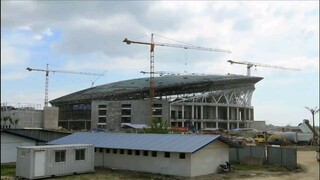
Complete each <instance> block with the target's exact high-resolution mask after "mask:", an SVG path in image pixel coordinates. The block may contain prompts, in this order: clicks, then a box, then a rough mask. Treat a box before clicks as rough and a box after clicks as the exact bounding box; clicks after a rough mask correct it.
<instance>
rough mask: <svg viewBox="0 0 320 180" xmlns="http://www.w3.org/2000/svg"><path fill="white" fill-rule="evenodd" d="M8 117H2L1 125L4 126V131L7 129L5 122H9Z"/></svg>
mask: <svg viewBox="0 0 320 180" xmlns="http://www.w3.org/2000/svg"><path fill="white" fill-rule="evenodd" d="M8 117H9V116H5V117H3V121H4V123H3V124H4V125H3V127H4V129H5V128H7V121H8V120H9V119H8Z"/></svg>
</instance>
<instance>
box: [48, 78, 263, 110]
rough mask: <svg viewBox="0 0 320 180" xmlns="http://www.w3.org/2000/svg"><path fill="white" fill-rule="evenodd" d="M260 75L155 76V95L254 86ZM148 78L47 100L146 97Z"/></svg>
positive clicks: (70, 101)
mask: <svg viewBox="0 0 320 180" xmlns="http://www.w3.org/2000/svg"><path fill="white" fill-rule="evenodd" d="M262 79H263V78H262V77H252V76H242V75H170V76H160V77H155V78H154V82H155V96H156V97H157V96H166V95H177V94H187V93H199V92H207V91H218V90H228V89H235V88H248V87H249V88H254V84H255V83H257V82H258V81H260V80H262ZM149 90H150V83H149V77H148V78H138V79H131V80H125V81H119V82H114V83H110V84H105V85H100V86H96V87H92V88H88V89H84V90H81V91H78V92H75V93H72V94H69V95H66V96H62V97H60V98H57V99H54V100H52V101H50V103H51V104H52V105H61V104H78V103H89V102H91V101H92V100H132V99H142V98H148V97H149Z"/></svg>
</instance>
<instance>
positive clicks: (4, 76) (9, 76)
mask: <svg viewBox="0 0 320 180" xmlns="http://www.w3.org/2000/svg"><path fill="white" fill-rule="evenodd" d="M27 76H28V75H27V74H26V73H20V72H8V73H1V81H4V80H18V79H25V78H26V77H27Z"/></svg>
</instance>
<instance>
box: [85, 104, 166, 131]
mask: <svg viewBox="0 0 320 180" xmlns="http://www.w3.org/2000/svg"><path fill="white" fill-rule="evenodd" d="M154 103H155V104H162V119H163V120H167V121H168V122H169V102H168V101H165V100H155V102H154ZM122 104H131V123H132V124H150V102H149V100H132V101H93V102H92V105H91V127H92V128H96V127H97V124H98V117H99V114H98V112H99V108H98V107H99V105H107V123H106V128H107V129H119V128H120V126H121V116H122V115H121V110H122Z"/></svg>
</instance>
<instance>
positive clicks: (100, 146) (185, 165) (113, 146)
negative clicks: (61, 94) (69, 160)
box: [49, 132, 235, 177]
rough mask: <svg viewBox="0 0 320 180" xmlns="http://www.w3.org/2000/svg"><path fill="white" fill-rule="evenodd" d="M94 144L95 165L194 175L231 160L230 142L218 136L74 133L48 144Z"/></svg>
mask: <svg viewBox="0 0 320 180" xmlns="http://www.w3.org/2000/svg"><path fill="white" fill-rule="evenodd" d="M73 143H92V144H94V146H95V166H102V167H107V168H116V169H124V170H132V171H141V172H150V173H159V174H165V175H175V176H186V177H194V176H200V175H207V174H213V173H216V172H217V169H218V167H219V164H224V163H225V162H226V161H229V145H235V144H233V143H232V142H231V141H228V140H227V139H225V138H223V137H222V136H217V135H183V134H130V133H83V132H81V133H75V134H72V135H69V136H65V137H63V138H60V139H57V140H54V141H51V142H49V144H73Z"/></svg>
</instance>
